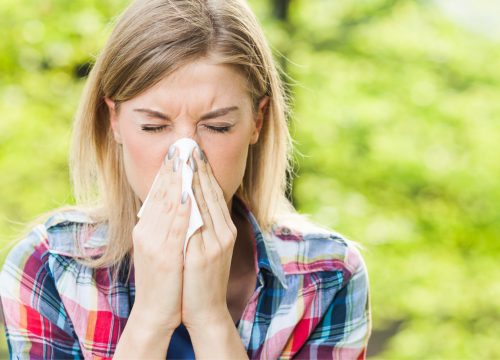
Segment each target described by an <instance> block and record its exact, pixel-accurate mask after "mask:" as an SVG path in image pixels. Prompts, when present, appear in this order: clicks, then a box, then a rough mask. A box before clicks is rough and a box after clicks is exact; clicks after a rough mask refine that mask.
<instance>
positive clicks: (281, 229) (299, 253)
mask: <svg viewBox="0 0 500 360" xmlns="http://www.w3.org/2000/svg"><path fill="white" fill-rule="evenodd" d="M271 236H272V237H273V241H272V242H273V244H274V246H275V249H276V252H277V253H278V256H279V258H280V262H281V265H282V267H283V271H284V273H285V275H293V274H308V273H316V272H339V271H340V272H341V273H342V274H343V280H344V281H343V282H344V283H345V282H346V281H348V280H349V279H350V278H351V277H352V276H353V275H354V274H356V273H360V272H366V266H365V263H364V260H363V257H362V254H361V252H360V249H361V246H360V245H358V244H357V243H355V242H354V241H352V240H350V239H348V238H346V237H345V236H343V235H342V234H340V233H338V232H336V231H334V230H332V229H328V228H326V227H323V226H320V225H318V224H315V223H313V222H311V221H309V220H308V219H307V218H305V217H304V216H302V215H295V214H294V215H291V216H290V217H287V218H281V219H280V220H279V221H277V222H275V224H274V225H273V226H272V231H271Z"/></svg>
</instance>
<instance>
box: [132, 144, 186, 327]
mask: <svg viewBox="0 0 500 360" xmlns="http://www.w3.org/2000/svg"><path fill="white" fill-rule="evenodd" d="M170 155H172V157H171V159H168V157H167V158H166V159H165V161H164V162H162V165H161V168H160V170H159V172H158V178H157V179H156V181H155V182H154V184H153V185H152V188H151V190H150V195H149V199H148V201H147V203H146V204H145V205H144V208H143V212H142V215H141V218H140V219H139V221H138V222H137V224H136V226H135V227H134V230H133V234H132V237H133V246H134V250H133V259H134V267H135V286H136V295H135V302H134V306H133V311H134V312H135V315H138V316H139V317H140V318H141V319H142V321H143V322H146V323H145V324H144V325H146V326H151V327H152V329H158V330H171V331H172V332H173V331H174V330H175V329H176V328H177V327H178V326H179V324H180V323H181V301H182V280H183V279H182V273H183V261H184V259H183V256H184V254H183V249H184V239H185V237H186V232H187V228H188V223H189V214H190V210H191V203H190V199H189V197H187V200H186V202H185V203H184V204H182V203H181V198H182V194H181V192H182V177H181V176H182V174H181V172H182V166H181V163H180V160H179V155H178V150H175V152H174V153H173V154H172V153H171V154H170Z"/></svg>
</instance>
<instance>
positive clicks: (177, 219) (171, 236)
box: [165, 196, 191, 256]
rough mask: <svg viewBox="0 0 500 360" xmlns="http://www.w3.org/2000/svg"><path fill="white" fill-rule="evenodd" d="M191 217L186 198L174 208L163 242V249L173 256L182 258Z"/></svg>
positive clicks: (187, 198)
mask: <svg viewBox="0 0 500 360" xmlns="http://www.w3.org/2000/svg"><path fill="white" fill-rule="evenodd" d="M190 215H191V199H190V198H189V196H187V197H186V201H185V202H184V203H182V201H180V202H179V204H177V206H176V212H175V216H174V218H173V220H172V224H171V226H170V228H169V231H168V236H167V238H166V240H165V248H166V249H168V250H167V251H169V252H170V253H173V254H174V255H178V256H183V253H184V241H185V239H186V233H187V230H188V226H189V216H190Z"/></svg>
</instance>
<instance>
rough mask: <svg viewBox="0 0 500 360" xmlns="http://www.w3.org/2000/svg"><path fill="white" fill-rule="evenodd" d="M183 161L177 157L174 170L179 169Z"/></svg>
mask: <svg viewBox="0 0 500 360" xmlns="http://www.w3.org/2000/svg"><path fill="white" fill-rule="evenodd" d="M180 162H181V159H179V158H178V157H176V158H175V160H174V172H176V171H177V169H178V168H179V163H180Z"/></svg>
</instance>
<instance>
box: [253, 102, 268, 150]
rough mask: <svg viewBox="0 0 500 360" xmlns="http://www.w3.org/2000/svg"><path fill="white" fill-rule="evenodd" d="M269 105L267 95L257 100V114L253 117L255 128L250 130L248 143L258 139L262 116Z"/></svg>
mask: <svg viewBox="0 0 500 360" xmlns="http://www.w3.org/2000/svg"><path fill="white" fill-rule="evenodd" d="M268 106H269V96H264V97H263V98H262V99H260V101H259V107H258V109H257V115H256V117H255V128H254V129H253V131H252V136H251V138H250V144H251V145H253V144H255V143H257V141H258V140H259V134H260V130H261V129H262V124H264V117H265V116H266V114H267V108H268Z"/></svg>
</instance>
